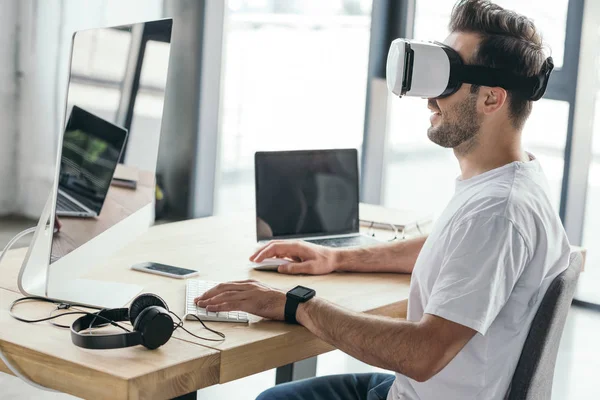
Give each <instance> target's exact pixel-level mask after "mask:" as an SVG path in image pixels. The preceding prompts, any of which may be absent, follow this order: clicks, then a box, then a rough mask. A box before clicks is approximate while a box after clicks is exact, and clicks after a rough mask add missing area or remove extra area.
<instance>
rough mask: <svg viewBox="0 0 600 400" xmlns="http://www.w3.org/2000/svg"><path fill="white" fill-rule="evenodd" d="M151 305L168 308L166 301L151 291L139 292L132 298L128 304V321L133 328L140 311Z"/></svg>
mask: <svg viewBox="0 0 600 400" xmlns="http://www.w3.org/2000/svg"><path fill="white" fill-rule="evenodd" d="M151 306H158V307H162V308H164V309H165V310H168V309H169V307H168V306H167V303H165V301H164V300H163V299H161V298H160V297H158V296H157V295H155V294H152V293H144V294H140V295H139V296H138V297H136V298H135V299H133V301H132V302H131V305H130V306H129V322H131V325H133V326H134V328H135V321H136V319H137V317H138V316H139V315H140V314H141V312H142V311H144V309H145V308H148V307H151Z"/></svg>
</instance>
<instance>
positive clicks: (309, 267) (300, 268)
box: [277, 261, 314, 275]
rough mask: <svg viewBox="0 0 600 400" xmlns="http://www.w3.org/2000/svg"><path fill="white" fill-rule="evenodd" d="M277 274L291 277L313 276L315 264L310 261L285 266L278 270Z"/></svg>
mask: <svg viewBox="0 0 600 400" xmlns="http://www.w3.org/2000/svg"><path fill="white" fill-rule="evenodd" d="M277 272H279V273H281V274H289V275H298V274H312V273H313V272H314V263H313V262H310V261H309V262H303V263H289V264H283V265H280V266H279V268H277Z"/></svg>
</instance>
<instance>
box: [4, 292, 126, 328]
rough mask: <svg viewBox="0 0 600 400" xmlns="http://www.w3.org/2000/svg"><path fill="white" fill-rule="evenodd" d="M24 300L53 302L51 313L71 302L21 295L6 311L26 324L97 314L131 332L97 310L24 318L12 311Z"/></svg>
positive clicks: (67, 307)
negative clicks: (54, 306) (54, 307)
mask: <svg viewBox="0 0 600 400" xmlns="http://www.w3.org/2000/svg"><path fill="white" fill-rule="evenodd" d="M24 301H41V302H44V303H52V304H55V305H56V306H57V308H56V309H54V310H53V311H51V314H53V313H54V312H55V311H57V310H68V309H70V308H71V304H68V303H59V302H56V301H54V300H50V299H47V298H45V297H38V296H28V297H22V298H20V299H16V300H15V301H13V302H12V303H11V305H10V308H9V309H8V313H9V314H10V316H11V317H13V318H14V319H16V320H17V321H20V322H25V323H28V324H33V323H37V322H46V321H52V320H55V319H57V318H60V317H62V316H64V315H94V316H97V318H100V319H102V320H104V321H106V323H107V324H110V325H112V326H115V327H117V328H121V329H123V330H124V331H125V332H131V331H130V330H128V329H127V328H124V327H123V326H121V325H119V324H117V323H116V322H115V321H113V320H111V319H109V318H106V317H104V316H103V315H99V314H98V313H97V312H96V313H91V312H87V311H83V310H79V311H69V312H65V313H61V314H57V315H50V316H49V317H44V318H37V319H25V318H22V317H19V316H18V315H16V314H15V313H14V312H13V308H14V307H15V306H16V305H17V304H19V303H21V302H24ZM90 308H95V307H90ZM53 325H55V326H59V327H61V328H67V329H68V328H70V326H66V325H61V324H53Z"/></svg>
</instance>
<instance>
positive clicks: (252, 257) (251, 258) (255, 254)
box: [250, 242, 274, 261]
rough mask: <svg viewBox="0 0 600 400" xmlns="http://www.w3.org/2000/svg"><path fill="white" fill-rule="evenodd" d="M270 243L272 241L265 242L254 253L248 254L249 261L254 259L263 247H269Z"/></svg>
mask: <svg viewBox="0 0 600 400" xmlns="http://www.w3.org/2000/svg"><path fill="white" fill-rule="evenodd" d="M272 243H274V242H269V243H267V244H265V245H264V246H260V247H259V248H258V249H257V250H256V251H255V252H254V254H252V255H251V256H250V261H254V259H255V258H256V256H258V255H259V254H260V253H261V252H262V251H263V250H264V249H266V248H267V247H269V246H270V245H271V244H272Z"/></svg>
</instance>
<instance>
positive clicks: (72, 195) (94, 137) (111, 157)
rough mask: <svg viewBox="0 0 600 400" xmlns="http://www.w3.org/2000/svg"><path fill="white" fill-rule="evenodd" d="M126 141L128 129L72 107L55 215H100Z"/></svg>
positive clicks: (61, 160) (64, 141)
mask: <svg viewBox="0 0 600 400" xmlns="http://www.w3.org/2000/svg"><path fill="white" fill-rule="evenodd" d="M126 140H127V129H125V128H122V127H120V126H117V125H114V124H112V123H110V122H108V121H106V120H104V119H102V118H100V117H98V116H97V115H94V114H92V113H90V112H89V111H86V110H84V109H83V108H81V107H78V106H73V109H72V111H71V115H70V116H69V121H68V122H67V126H66V128H65V134H64V137H63V145H62V155H61V159H60V175H59V180H58V195H57V200H56V215H58V216H59V217H78V218H93V217H97V216H99V215H100V211H102V205H103V204H104V200H105V199H106V194H107V193H108V189H109V188H110V183H111V181H112V179H113V175H114V173H115V169H116V168H117V164H118V162H119V158H120V157H121V153H122V152H123V147H124V145H125V141H126Z"/></svg>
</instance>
